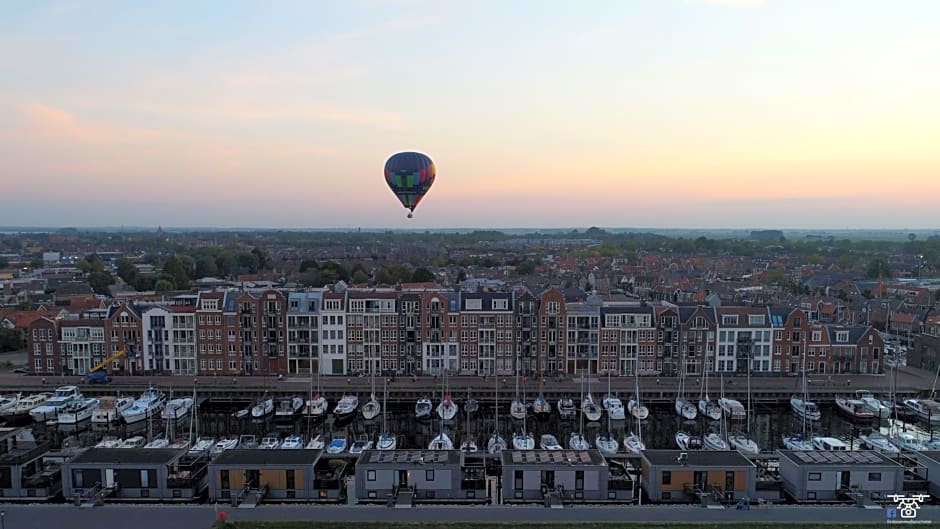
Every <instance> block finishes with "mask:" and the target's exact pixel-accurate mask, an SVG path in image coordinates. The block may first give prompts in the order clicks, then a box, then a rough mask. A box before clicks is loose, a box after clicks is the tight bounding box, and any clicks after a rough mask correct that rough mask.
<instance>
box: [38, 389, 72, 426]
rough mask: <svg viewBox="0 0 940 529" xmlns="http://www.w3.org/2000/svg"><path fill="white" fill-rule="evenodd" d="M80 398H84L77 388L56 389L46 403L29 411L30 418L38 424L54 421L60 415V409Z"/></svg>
mask: <svg viewBox="0 0 940 529" xmlns="http://www.w3.org/2000/svg"><path fill="white" fill-rule="evenodd" d="M80 398H82V392H81V391H79V389H78V387H76V386H62V387H59V388H56V390H55V392H54V393H53V394H52V396H51V397H49V399H48V400H46V402H44V403H43V404H41V405H39V406H36V407H35V408H33V409H32V410H30V411H29V416H30V417H32V418H33V420H34V421H36V422H46V421H48V420H49V419H54V418H55V417H56V415H58V413H59V408H61V407H62V406H65V403H66V402H69V401H71V400H73V399H80Z"/></svg>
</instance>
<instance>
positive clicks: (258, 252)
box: [251, 246, 271, 270]
mask: <svg viewBox="0 0 940 529" xmlns="http://www.w3.org/2000/svg"><path fill="white" fill-rule="evenodd" d="M251 253H252V254H253V255H254V256H255V257H257V258H258V268H259V269H261V270H267V269H270V268H271V259H270V257H268V253H267V252H265V251H263V250H262V249H261V248H258V247H257V246H256V247H254V248H253V249H252V250H251Z"/></svg>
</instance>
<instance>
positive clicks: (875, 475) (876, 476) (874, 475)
mask: <svg viewBox="0 0 940 529" xmlns="http://www.w3.org/2000/svg"><path fill="white" fill-rule="evenodd" d="M868 481H881V472H869V473H868Z"/></svg>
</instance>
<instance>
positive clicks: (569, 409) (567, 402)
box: [558, 395, 578, 419]
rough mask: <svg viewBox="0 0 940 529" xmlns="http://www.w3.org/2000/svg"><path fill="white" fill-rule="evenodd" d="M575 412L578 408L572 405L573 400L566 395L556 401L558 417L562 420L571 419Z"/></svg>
mask: <svg viewBox="0 0 940 529" xmlns="http://www.w3.org/2000/svg"><path fill="white" fill-rule="evenodd" d="M577 412H578V408H576V407H575V405H574V399H572V398H571V397H569V396H567V395H565V396H564V397H562V398H560V399H558V415H561V418H562V419H573V418H574V415H575V414H576V413H577Z"/></svg>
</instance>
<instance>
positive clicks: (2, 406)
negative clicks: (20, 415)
mask: <svg viewBox="0 0 940 529" xmlns="http://www.w3.org/2000/svg"><path fill="white" fill-rule="evenodd" d="M18 400H19V397H18V396H16V395H3V396H0V415H3V412H5V411H7V410H11V409H13V407H14V406H16V402H17V401H18Z"/></svg>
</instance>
